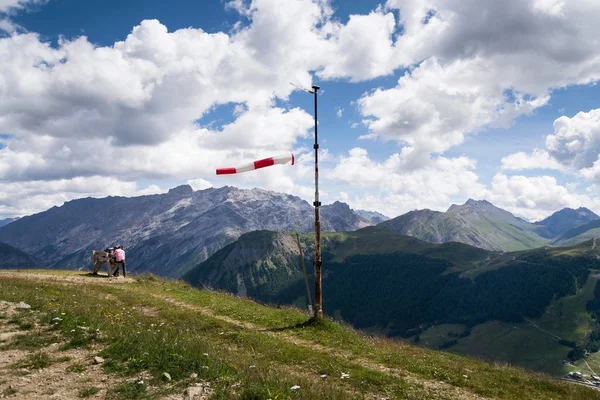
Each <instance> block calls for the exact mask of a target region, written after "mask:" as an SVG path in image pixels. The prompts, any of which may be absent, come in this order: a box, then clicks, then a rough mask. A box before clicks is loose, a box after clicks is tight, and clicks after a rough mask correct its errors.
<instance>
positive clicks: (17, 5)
mask: <svg viewBox="0 0 600 400" xmlns="http://www.w3.org/2000/svg"><path fill="white" fill-rule="evenodd" d="M47 2H48V0H0V13H11V12H14V11H17V10H22V9H26V8H28V7H32V6H36V5H41V4H44V3H47Z"/></svg>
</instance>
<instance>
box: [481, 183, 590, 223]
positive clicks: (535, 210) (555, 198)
mask: <svg viewBox="0 0 600 400" xmlns="http://www.w3.org/2000/svg"><path fill="white" fill-rule="evenodd" d="M485 198H486V199H487V200H489V201H491V202H492V203H493V204H494V205H496V206H497V207H500V208H504V209H505V210H508V211H510V212H512V213H514V214H518V215H522V216H524V217H526V218H529V219H530V220H533V221H535V220H541V219H543V218H546V217H548V216H549V215H551V214H552V213H553V212H555V211H558V210H560V209H563V208H565V207H570V208H579V207H588V208H590V209H591V210H592V211H595V212H599V211H600V202H599V201H598V200H596V199H593V198H592V197H590V196H588V195H585V194H578V193H577V192H575V191H574V190H573V189H572V188H571V189H569V188H567V187H566V186H563V185H559V184H558V183H557V180H556V178H554V177H552V176H536V177H526V176H520V175H515V176H507V175H504V174H497V175H496V176H494V179H493V180H492V184H491V188H490V189H489V190H488V191H487V194H486V195H485Z"/></svg>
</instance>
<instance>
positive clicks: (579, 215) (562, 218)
mask: <svg viewBox="0 0 600 400" xmlns="http://www.w3.org/2000/svg"><path fill="white" fill-rule="evenodd" d="M598 220H600V217H599V216H598V215H596V214H595V213H593V212H592V211H590V210H588V209H587V208H585V207H580V208H578V209H577V210H574V209H572V208H563V209H562V210H560V211H557V212H555V213H554V214H552V215H551V216H549V217H548V218H546V219H544V220H542V221H538V222H535V224H536V225H540V226H543V227H544V228H545V229H543V230H540V231H539V232H540V235H541V236H543V237H545V238H555V237H557V236H558V235H561V234H563V233H565V232H567V231H568V230H570V229H573V228H575V227H578V226H581V225H585V224H587V223H589V222H592V221H598Z"/></svg>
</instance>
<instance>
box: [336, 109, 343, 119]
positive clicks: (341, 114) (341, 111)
mask: <svg viewBox="0 0 600 400" xmlns="http://www.w3.org/2000/svg"><path fill="white" fill-rule="evenodd" d="M335 115H337V117H338V118H342V116H343V115H344V109H343V108H340V107H338V108H337V111H336V113H335Z"/></svg>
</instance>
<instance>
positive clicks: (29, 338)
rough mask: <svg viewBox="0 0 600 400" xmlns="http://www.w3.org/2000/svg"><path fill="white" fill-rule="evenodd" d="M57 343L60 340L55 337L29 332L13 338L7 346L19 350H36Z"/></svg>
mask: <svg viewBox="0 0 600 400" xmlns="http://www.w3.org/2000/svg"><path fill="white" fill-rule="evenodd" d="M58 342H60V338H59V337H57V336H55V335H44V334H41V333H39V332H30V333H26V334H22V335H16V336H14V337H13V338H12V341H11V343H10V345H9V346H10V348H13V349H19V350H36V349H40V348H42V347H46V346H48V345H49V344H52V343H58Z"/></svg>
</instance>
